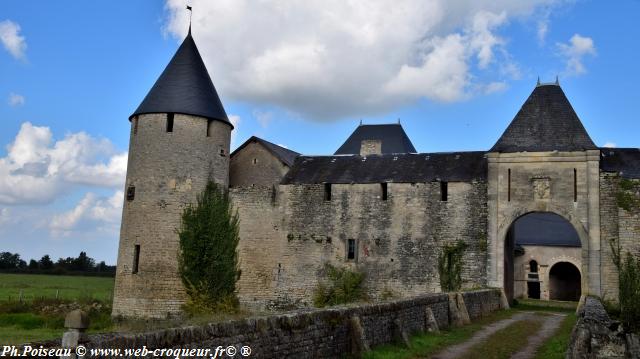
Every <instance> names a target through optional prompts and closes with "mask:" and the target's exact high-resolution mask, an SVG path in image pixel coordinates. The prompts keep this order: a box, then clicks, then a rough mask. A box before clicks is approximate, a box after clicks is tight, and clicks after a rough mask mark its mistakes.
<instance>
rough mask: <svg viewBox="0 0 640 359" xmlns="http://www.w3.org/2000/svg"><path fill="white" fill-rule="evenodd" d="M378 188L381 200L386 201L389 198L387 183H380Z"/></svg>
mask: <svg viewBox="0 0 640 359" xmlns="http://www.w3.org/2000/svg"><path fill="white" fill-rule="evenodd" d="M380 189H381V190H382V200H383V201H386V200H387V198H389V189H388V186H387V183H380Z"/></svg>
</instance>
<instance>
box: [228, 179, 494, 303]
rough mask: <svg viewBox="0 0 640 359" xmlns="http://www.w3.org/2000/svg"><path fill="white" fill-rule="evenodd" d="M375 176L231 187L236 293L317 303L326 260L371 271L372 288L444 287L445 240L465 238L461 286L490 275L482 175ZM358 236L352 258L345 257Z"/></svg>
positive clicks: (395, 293)
mask: <svg viewBox="0 0 640 359" xmlns="http://www.w3.org/2000/svg"><path fill="white" fill-rule="evenodd" d="M387 186H388V199H387V200H383V199H382V190H381V185H380V184H379V183H373V184H332V185H331V200H330V201H326V200H325V194H324V191H325V187H324V185H323V184H315V185H280V186H278V188H277V193H275V194H274V193H273V192H272V191H271V189H269V188H257V187H247V188H234V189H232V192H231V193H232V198H233V199H234V204H235V205H236V207H237V208H238V210H239V213H240V238H241V239H240V247H241V249H240V259H241V266H242V277H241V279H240V283H239V287H240V292H239V293H240V299H241V301H242V302H243V303H244V304H246V305H250V306H265V305H266V306H268V307H280V308H283V307H284V308H287V307H290V306H308V305H310V304H311V300H312V297H313V292H314V289H315V288H316V287H317V284H318V279H319V278H320V279H322V276H323V273H322V269H323V266H324V264H325V263H330V264H332V265H334V266H337V267H350V268H351V269H357V270H359V271H363V272H364V273H365V274H366V279H365V285H366V288H367V291H368V294H369V296H370V297H372V298H374V299H375V298H379V297H381V296H392V297H407V296H414V295H419V294H422V293H434V292H440V282H439V275H438V255H439V254H440V253H441V250H442V247H443V246H444V245H446V244H453V243H456V242H457V241H463V242H465V243H466V244H467V249H466V250H465V251H464V257H463V263H464V264H463V272H462V279H463V282H464V287H466V288H471V287H478V286H483V285H486V275H485V273H486V272H485V265H486V255H487V242H486V238H487V237H486V229H487V212H486V202H487V200H486V193H487V189H486V184H485V183H484V182H473V183H465V182H450V183H449V185H448V192H449V193H448V201H446V202H445V201H441V200H440V183H439V182H431V183H414V184H411V183H389V184H388V185H387ZM349 239H353V240H355V243H356V247H357V251H356V258H355V259H353V260H349V259H347V243H348V240H349Z"/></svg>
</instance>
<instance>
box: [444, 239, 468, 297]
mask: <svg viewBox="0 0 640 359" xmlns="http://www.w3.org/2000/svg"><path fill="white" fill-rule="evenodd" d="M466 248H467V244H466V243H464V242H462V241H459V242H458V243H456V244H454V245H450V244H446V245H445V246H444V247H443V248H442V253H440V256H439V257H438V274H439V275H440V288H441V290H442V291H443V292H455V291H457V290H460V288H461V287H462V254H463V252H464V250H465V249H466Z"/></svg>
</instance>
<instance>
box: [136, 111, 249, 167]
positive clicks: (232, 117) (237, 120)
mask: <svg viewBox="0 0 640 359" xmlns="http://www.w3.org/2000/svg"><path fill="white" fill-rule="evenodd" d="M228 117H229V121H231V124H232V125H233V131H231V148H233V147H235V142H236V136H237V134H238V125H239V124H240V116H238V115H229V116H228ZM125 166H126V159H125Z"/></svg>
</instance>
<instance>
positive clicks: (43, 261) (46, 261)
mask: <svg viewBox="0 0 640 359" xmlns="http://www.w3.org/2000/svg"><path fill="white" fill-rule="evenodd" d="M38 265H39V266H40V268H41V269H42V270H50V269H51V268H53V261H52V260H51V257H49V255H48V254H45V255H43V256H42V258H40V261H39V263H38Z"/></svg>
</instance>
